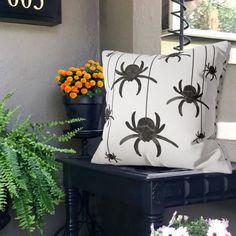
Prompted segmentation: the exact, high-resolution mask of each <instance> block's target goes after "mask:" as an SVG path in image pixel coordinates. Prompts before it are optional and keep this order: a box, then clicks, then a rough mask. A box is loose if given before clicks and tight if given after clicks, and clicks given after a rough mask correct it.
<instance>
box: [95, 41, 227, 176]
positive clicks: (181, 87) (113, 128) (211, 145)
mask: <svg viewBox="0 0 236 236" xmlns="http://www.w3.org/2000/svg"><path fill="white" fill-rule="evenodd" d="M229 51H230V44H229V43H228V42H225V41H224V42H220V43H216V44H211V45H207V46H201V47H196V48H193V49H188V50H185V51H184V52H182V53H174V54H171V55H168V56H162V55H152V56H150V55H137V54H128V53H123V52H116V51H104V52H103V66H104V76H105V87H106V92H107V95H106V96H107V97H106V101H107V106H106V111H105V119H106V124H105V126H104V132H103V140H102V142H101V143H100V145H99V147H98V149H97V151H96V153H95V154H94V156H93V159H92V162H93V163H98V164H113V165H142V166H145V165H150V166H167V167H177V168H178V167H179V168H189V169H202V170H205V171H217V172H224V173H230V172H231V165H230V162H229V161H228V158H227V157H226V156H225V154H224V152H223V150H222V149H221V147H220V145H219V144H218V143H217V141H216V139H215V136H216V116H217V105H218V100H219V96H220V89H221V86H222V83H223V80H224V77H225V76H224V75H225V71H226V65H227V59H228V57H229Z"/></svg>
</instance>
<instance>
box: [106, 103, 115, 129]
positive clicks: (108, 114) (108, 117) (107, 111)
mask: <svg viewBox="0 0 236 236" xmlns="http://www.w3.org/2000/svg"><path fill="white" fill-rule="evenodd" d="M111 113H112V110H111V108H110V106H108V107H107V108H106V109H105V120H106V122H107V126H108V125H109V121H110V120H111V119H112V120H114V117H113V116H112V115H111Z"/></svg>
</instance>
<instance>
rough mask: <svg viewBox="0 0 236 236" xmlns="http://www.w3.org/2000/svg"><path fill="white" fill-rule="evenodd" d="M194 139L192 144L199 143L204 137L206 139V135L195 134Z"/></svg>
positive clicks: (201, 133) (202, 133) (203, 133)
mask: <svg viewBox="0 0 236 236" xmlns="http://www.w3.org/2000/svg"><path fill="white" fill-rule="evenodd" d="M196 137H197V138H196V139H194V140H193V143H200V142H201V141H202V140H203V139H204V138H205V137H206V134H205V132H199V131H198V132H197V133H196Z"/></svg>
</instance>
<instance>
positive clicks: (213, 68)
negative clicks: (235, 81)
mask: <svg viewBox="0 0 236 236" xmlns="http://www.w3.org/2000/svg"><path fill="white" fill-rule="evenodd" d="M203 73H206V75H205V77H206V78H207V77H208V75H210V76H211V81H212V80H213V79H217V76H216V73H217V70H216V66H213V65H210V63H208V64H207V65H206V69H204V70H203Z"/></svg>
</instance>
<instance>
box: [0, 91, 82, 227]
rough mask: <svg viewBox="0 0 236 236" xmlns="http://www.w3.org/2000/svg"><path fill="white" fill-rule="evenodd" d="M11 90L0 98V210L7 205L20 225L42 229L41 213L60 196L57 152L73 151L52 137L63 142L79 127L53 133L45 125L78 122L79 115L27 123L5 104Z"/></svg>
mask: <svg viewBox="0 0 236 236" xmlns="http://www.w3.org/2000/svg"><path fill="white" fill-rule="evenodd" d="M12 95H13V93H9V94H7V95H6V96H5V97H4V98H3V99H2V100H1V101H0V211H1V212H4V211H6V210H5V209H6V207H8V206H9V205H10V207H11V208H13V209H14V210H15V213H16V219H17V220H18V221H19V226H20V228H22V229H25V230H28V231H29V232H33V231H34V230H35V229H37V228H38V229H39V230H40V231H41V232H43V228H44V224H45V222H44V215H45V214H46V213H49V214H53V213H54V211H55V206H56V205H58V204H59V203H60V202H61V201H62V200H63V196H64V193H63V190H62V189H61V186H60V184H59V170H60V164H59V163H58V162H57V161H56V160H55V156H56V153H57V152H60V153H68V154H70V153H75V151H74V150H73V149H63V148H58V147H56V146H53V145H51V144H49V142H50V141H52V140H57V141H59V142H65V141H68V140H70V139H71V138H72V137H73V136H74V135H75V134H76V133H77V132H78V131H79V130H80V129H77V130H74V131H73V132H68V133H66V134H63V135H56V134H54V133H51V132H49V131H48V130H47V128H51V127H55V126H58V125H64V124H66V123H68V124H70V123H74V122H79V120H80V119H73V120H67V121H51V122H46V123H31V119H30V117H27V118H26V119H24V120H23V121H20V120H22V119H21V117H20V115H18V116H17V117H15V116H16V114H17V112H18V110H19V107H13V108H11V109H7V108H6V102H7V101H8V100H9V99H10V98H11V96H12Z"/></svg>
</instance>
